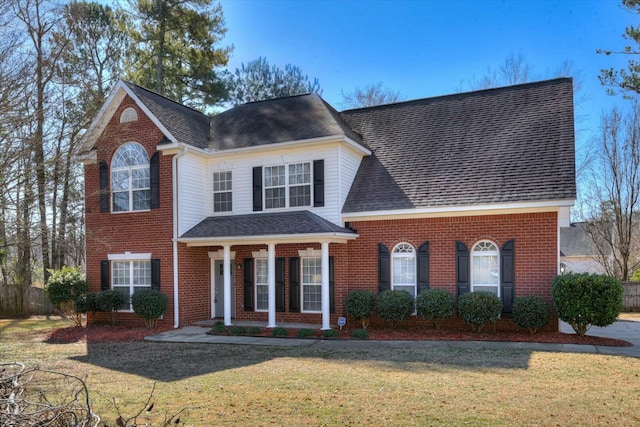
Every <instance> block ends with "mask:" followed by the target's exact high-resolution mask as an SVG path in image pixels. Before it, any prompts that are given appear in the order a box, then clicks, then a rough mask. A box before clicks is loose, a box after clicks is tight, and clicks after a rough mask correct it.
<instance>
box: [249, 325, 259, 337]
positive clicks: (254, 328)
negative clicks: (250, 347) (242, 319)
mask: <svg viewBox="0 0 640 427" xmlns="http://www.w3.org/2000/svg"><path fill="white" fill-rule="evenodd" d="M261 333H262V329H260V328H259V327H257V326H251V327H250V328H249V329H247V334H248V335H249V336H252V337H255V336H258V335H260V334H261Z"/></svg>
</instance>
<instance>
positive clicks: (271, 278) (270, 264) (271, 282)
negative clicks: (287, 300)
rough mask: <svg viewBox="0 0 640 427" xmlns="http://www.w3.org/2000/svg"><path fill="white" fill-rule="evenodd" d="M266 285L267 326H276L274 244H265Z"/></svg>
mask: <svg viewBox="0 0 640 427" xmlns="http://www.w3.org/2000/svg"><path fill="white" fill-rule="evenodd" d="M267 248H268V249H267V270H268V277H267V285H268V289H269V323H268V324H267V328H275V327H276V245H275V244H274V243H269V244H268V245H267Z"/></svg>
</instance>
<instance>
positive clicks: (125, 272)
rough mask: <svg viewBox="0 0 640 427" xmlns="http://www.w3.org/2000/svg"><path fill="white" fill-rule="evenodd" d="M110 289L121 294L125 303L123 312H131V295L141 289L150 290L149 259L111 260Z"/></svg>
mask: <svg viewBox="0 0 640 427" xmlns="http://www.w3.org/2000/svg"><path fill="white" fill-rule="evenodd" d="M111 287H112V288H113V289H116V290H118V291H120V292H122V293H123V294H124V295H125V297H126V300H127V303H126V304H125V306H124V307H123V308H122V310H124V311H133V308H132V307H131V295H133V294H134V293H135V292H137V291H139V290H141V289H148V288H151V259H146V260H143V259H132V260H123V259H118V260H112V261H111Z"/></svg>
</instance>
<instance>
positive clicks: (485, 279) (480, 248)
mask: <svg viewBox="0 0 640 427" xmlns="http://www.w3.org/2000/svg"><path fill="white" fill-rule="evenodd" d="M499 260H500V251H499V250H498V246H497V245H496V244H495V243H493V242H491V241H489V240H482V241H480V242H478V243H476V244H475V246H474V247H473V249H472V251H471V291H484V292H491V293H494V294H496V295H497V296H498V297H499V296H500V264H499V263H500V261H499Z"/></svg>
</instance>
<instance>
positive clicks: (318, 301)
mask: <svg viewBox="0 0 640 427" xmlns="http://www.w3.org/2000/svg"><path fill="white" fill-rule="evenodd" d="M302 311H303V312H316V313H317V312H320V311H322V259H321V258H319V257H313V258H302Z"/></svg>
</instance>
